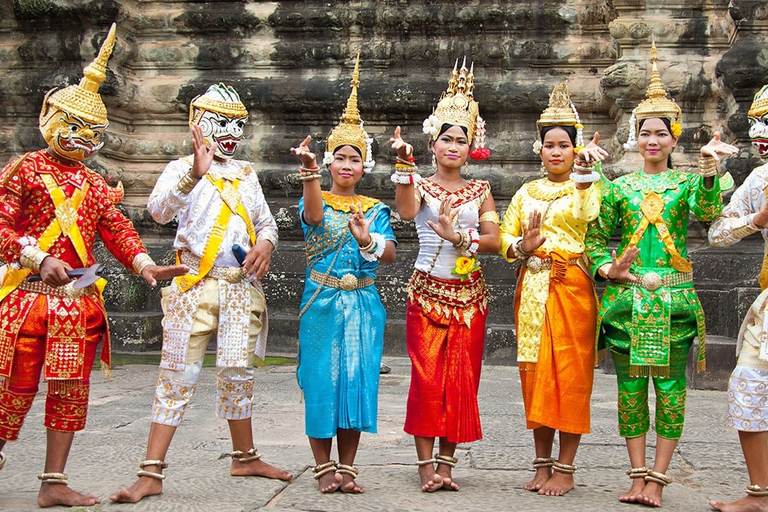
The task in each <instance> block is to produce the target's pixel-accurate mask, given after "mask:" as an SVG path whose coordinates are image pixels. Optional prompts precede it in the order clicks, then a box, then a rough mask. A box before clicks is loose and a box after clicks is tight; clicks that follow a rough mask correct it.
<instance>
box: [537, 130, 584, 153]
mask: <svg viewBox="0 0 768 512" xmlns="http://www.w3.org/2000/svg"><path fill="white" fill-rule="evenodd" d="M553 128H562V129H563V130H565V133H567V134H568V138H570V139H571V144H573V147H574V148H575V147H576V128H575V127H573V126H560V125H555V126H542V127H541V129H540V130H539V136H540V137H541V141H542V142H544V135H546V133H547V132H548V131H550V130H551V129H553Z"/></svg>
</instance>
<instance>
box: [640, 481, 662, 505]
mask: <svg viewBox="0 0 768 512" xmlns="http://www.w3.org/2000/svg"><path fill="white" fill-rule="evenodd" d="M663 490H664V487H663V486H661V485H659V484H657V483H656V482H646V483H645V487H644V488H643V492H641V493H640V495H639V496H638V497H637V502H638V503H640V504H641V505H645V506H647V507H660V506H661V492H662V491H663Z"/></svg>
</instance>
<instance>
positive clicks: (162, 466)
mask: <svg viewBox="0 0 768 512" xmlns="http://www.w3.org/2000/svg"><path fill="white" fill-rule="evenodd" d="M147 466H157V467H159V468H160V472H159V473H155V472H154V471H145V470H144V468H145V467H147ZM167 467H168V463H167V462H165V461H162V460H159V459H154V460H152V459H150V460H145V461H142V462H139V469H140V470H141V471H137V472H136V476H138V477H142V476H147V477H149V478H154V479H155V480H165V475H164V474H163V470H164V469H165V468H167Z"/></svg>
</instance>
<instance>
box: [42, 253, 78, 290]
mask: <svg viewBox="0 0 768 512" xmlns="http://www.w3.org/2000/svg"><path fill="white" fill-rule="evenodd" d="M67 270H72V267H71V266H70V265H69V263H67V262H65V261H61V260H60V259H57V258H54V257H53V256H47V257H46V258H45V259H44V260H43V263H42V264H41V265H40V278H41V279H42V280H43V282H44V283H45V284H47V285H48V286H53V287H57V286H64V285H65V284H67V283H69V282H71V281H74V279H73V278H71V277H69V276H68V275H67Z"/></svg>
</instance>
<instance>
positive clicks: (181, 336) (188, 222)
mask: <svg viewBox="0 0 768 512" xmlns="http://www.w3.org/2000/svg"><path fill="white" fill-rule="evenodd" d="M247 121H248V110H247V109H246V108H245V105H243V103H242V101H240V96H239V95H238V94H237V91H235V89H234V88H232V87H230V86H227V85H224V84H216V85H212V86H210V87H209V88H208V90H207V91H206V92H205V94H203V95H201V96H198V97H196V98H195V99H193V100H192V103H191V105H190V108H189V125H190V127H191V129H192V137H193V141H192V147H193V150H194V154H193V155H192V156H188V157H184V158H181V159H179V160H175V161H173V162H171V163H169V164H168V165H167V166H166V168H165V170H164V171H163V173H162V174H161V175H160V178H159V179H158V180H157V183H156V184H155V188H154V190H153V191H152V194H151V195H150V197H149V204H148V205H147V209H148V210H149V213H150V214H151V215H152V217H153V218H154V219H155V220H156V221H157V222H159V223H160V224H167V223H169V222H170V221H171V220H173V219H176V220H177V221H178V228H177V229H176V239H175V241H174V248H175V249H176V250H177V259H178V260H180V261H181V262H182V263H184V264H186V265H188V266H189V267H191V268H192V273H191V274H188V275H185V276H182V277H179V278H176V279H175V280H174V282H173V284H172V285H171V286H170V287H168V288H166V289H164V290H163V292H164V293H163V299H162V305H163V312H164V313H165V317H164V318H163V351H162V359H161V362H160V376H159V378H158V382H157V389H156V390H155V402H154V406H153V407H152V424H151V427H150V431H149V441H148V443H147V458H146V460H144V461H143V462H141V463H140V464H139V467H140V469H141V471H139V472H138V473H137V476H138V477H139V478H138V480H137V481H136V482H135V483H134V484H133V485H132V486H131V487H130V488H128V489H121V490H120V491H118V492H117V493H115V494H113V495H112V496H111V499H112V501H121V502H136V501H139V500H141V499H142V498H143V497H145V496H150V495H153V494H159V493H160V492H162V490H163V479H164V478H165V475H163V469H165V468H166V467H168V463H167V462H165V458H166V454H167V452H168V448H169V446H170V444H171V440H172V439H173V435H174V433H175V432H176V428H177V427H178V426H179V424H180V423H181V420H182V416H183V415H184V411H185V410H186V407H187V405H188V404H189V401H190V400H191V399H192V396H193V395H194V393H195V388H196V386H197V382H198V380H199V378H200V373H201V370H202V366H203V358H204V357H205V349H206V347H207V346H208V342H209V341H210V339H211V335H212V334H213V333H214V331H215V332H216V381H217V385H216V415H217V416H218V417H219V418H223V419H225V420H227V423H228V426H229V433H230V437H231V439H232V452H231V453H230V455H231V457H232V463H231V466H230V470H229V472H230V474H231V475H233V476H264V477H268V478H279V479H281V480H288V479H290V478H291V476H292V475H291V474H290V473H287V472H285V471H282V470H280V469H278V468H275V467H273V466H271V465H269V464H267V463H266V462H264V461H262V460H261V454H259V453H258V452H257V450H256V447H255V446H254V442H253V431H252V425H251V416H252V413H253V377H254V368H253V365H254V362H255V358H258V359H259V360H262V359H263V358H264V355H265V352H266V302H265V300H264V292H263V291H262V289H261V285H260V284H259V279H261V278H262V277H264V275H265V274H266V273H267V270H268V269H269V264H270V261H271V260H272V251H273V250H274V248H275V246H276V245H277V224H276V223H275V219H274V218H273V217H272V213H271V212H270V210H269V206H268V205H267V202H266V200H265V199H264V193H263V192H262V189H261V185H260V184H259V180H258V178H257V176H256V172H255V170H254V169H253V167H252V166H251V164H250V163H248V162H246V161H243V160H235V159H234V158H233V157H234V154H235V151H236V150H237V147H238V145H239V143H240V140H241V139H242V137H243V126H244V125H245V123H246V122H247ZM235 244H237V245H239V246H241V247H242V248H243V250H245V251H246V252H247V255H246V257H245V261H244V263H243V267H242V268H241V267H240V264H239V262H238V261H237V258H236V257H235V255H234V254H233V251H232V246H233V245H235Z"/></svg>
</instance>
